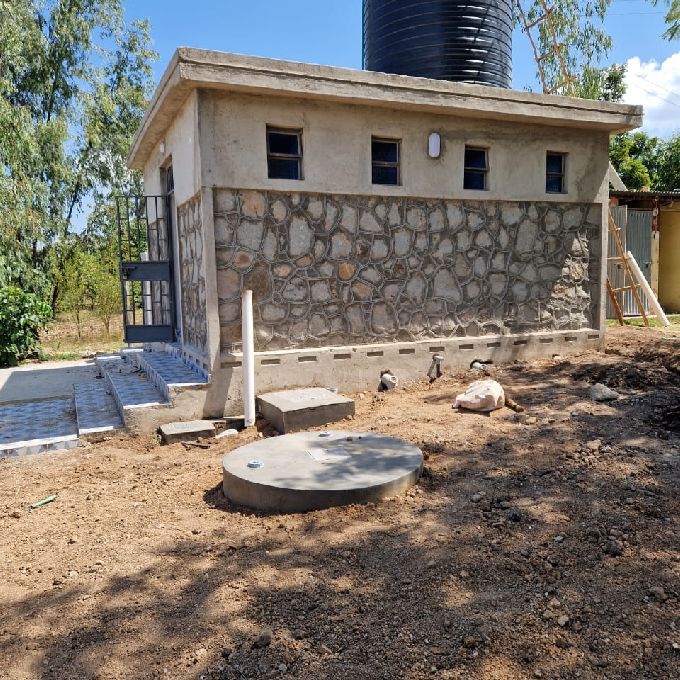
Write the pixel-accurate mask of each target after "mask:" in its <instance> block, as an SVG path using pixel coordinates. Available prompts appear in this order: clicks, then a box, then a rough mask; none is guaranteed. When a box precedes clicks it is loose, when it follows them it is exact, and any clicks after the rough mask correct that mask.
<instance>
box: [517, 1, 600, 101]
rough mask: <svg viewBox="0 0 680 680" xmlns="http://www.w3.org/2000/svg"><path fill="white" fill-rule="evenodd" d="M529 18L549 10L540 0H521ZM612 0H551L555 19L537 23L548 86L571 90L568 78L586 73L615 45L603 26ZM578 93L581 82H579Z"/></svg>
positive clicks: (538, 38)
mask: <svg viewBox="0 0 680 680" xmlns="http://www.w3.org/2000/svg"><path fill="white" fill-rule="evenodd" d="M519 2H520V4H521V6H522V8H523V9H524V12H525V14H526V16H527V19H528V21H529V22H533V21H537V20H539V19H540V17H542V16H543V15H544V14H545V3H544V2H541V1H540V0H519ZM611 2H612V0H560V2H551V3H549V4H550V6H551V8H552V9H551V12H550V17H551V21H539V23H538V24H537V26H536V29H535V30H536V33H537V48H538V52H539V55H537V57H540V65H539V64H537V69H538V71H539V73H537V75H539V76H540V75H541V74H542V76H543V80H544V81H545V85H546V89H547V90H549V91H551V92H562V93H565V92H568V91H570V90H571V88H570V86H569V84H568V83H567V82H565V77H568V76H569V75H570V74H572V75H573V74H582V73H584V72H585V71H586V69H588V68H594V67H595V65H596V64H597V63H598V62H599V61H600V59H601V58H602V57H604V56H605V55H606V54H607V53H608V52H609V50H610V49H611V46H612V40H611V37H610V36H609V35H608V34H607V32H606V31H604V30H603V29H602V27H601V24H602V21H603V20H604V18H605V16H606V14H607V10H608V9H609V6H610V5H611ZM575 89H576V92H575V94H578V89H579V85H578V84H576V85H575Z"/></svg>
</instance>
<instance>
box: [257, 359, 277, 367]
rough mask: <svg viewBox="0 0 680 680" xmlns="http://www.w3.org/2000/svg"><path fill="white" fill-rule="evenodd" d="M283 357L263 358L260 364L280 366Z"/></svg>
mask: <svg viewBox="0 0 680 680" xmlns="http://www.w3.org/2000/svg"><path fill="white" fill-rule="evenodd" d="M280 365H281V359H262V361H261V362H260V366H280Z"/></svg>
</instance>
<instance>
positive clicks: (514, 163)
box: [121, 48, 642, 413]
mask: <svg viewBox="0 0 680 680" xmlns="http://www.w3.org/2000/svg"><path fill="white" fill-rule="evenodd" d="M641 118H642V110H641V107H638V106H629V105H623V104H613V103H607V102H599V101H591V100H582V99H574V98H569V97H563V96H553V95H539V94H532V93H527V92H518V91H512V90H507V89H502V88H496V87H484V86H480V85H469V84H465V83H454V82H446V81H440V80H429V79H424V78H414V77H408V76H400V75H386V74H384V73H374V72H368V71H357V70H350V69H343V68H332V67H326V66H316V65H310V64H300V63H291V62H285V61H276V60H270V59H262V58H254V57H245V56H239V55H234V54H228V53H222V52H213V51H206V50H198V49H188V48H180V49H178V50H177V51H176V53H175V55H174V56H173V58H172V60H171V62H170V64H169V66H168V68H167V70H166V72H165V74H164V76H163V78H162V80H161V82H160V84H159V86H158V88H157V90H156V93H155V95H154V97H153V99H152V101H151V104H150V106H149V109H148V112H147V114H146V117H145V119H144V122H143V124H142V126H141V129H140V130H139V132H138V134H137V136H136V138H135V140H134V144H133V148H132V152H131V154H130V159H129V165H130V167H131V168H134V169H137V170H141V171H142V172H143V174H144V183H145V188H146V192H147V193H148V194H149V196H147V197H141V198H137V199H125V200H124V201H122V202H121V233H122V236H123V245H122V259H123V261H124V262H123V269H124V270H125V267H126V266H127V267H128V271H130V272H132V271H133V270H134V271H136V272H137V273H136V274H135V275H131V276H130V277H129V278H130V285H129V286H128V287H127V293H126V333H127V334H128V336H127V337H128V340H130V341H147V342H148V341H165V342H172V343H176V345H177V346H178V347H179V348H180V351H181V353H182V354H183V356H185V357H186V358H187V360H190V361H192V362H194V363H196V364H198V365H199V366H202V367H203V368H204V369H205V370H207V371H209V372H210V373H211V386H210V390H209V392H208V393H207V394H208V396H207V400H208V402H209V403H210V404H211V406H210V408H209V409H208V411H210V410H212V411H214V412H215V413H218V412H219V413H221V412H226V413H229V412H233V411H235V410H238V409H239V408H240V385H241V376H240V371H241V354H240V349H241V348H240V341H241V296H242V293H243V291H244V290H245V289H250V290H252V291H253V296H254V312H255V340H256V352H257V353H256V367H257V384H258V388H259V389H260V390H261V391H263V390H269V389H278V388H284V387H292V386H311V385H317V386H331V385H332V386H334V387H339V388H341V389H346V390H351V389H363V388H365V387H367V386H372V385H375V384H377V382H378V379H379V375H380V370H381V369H385V368H391V369H392V370H393V371H395V372H397V373H398V374H399V375H400V377H402V378H407V379H408V378H416V377H424V376H425V374H426V373H427V370H428V368H429V367H430V366H431V361H432V356H433V355H434V354H443V356H444V367H445V368H446V367H447V366H448V367H462V366H467V365H469V364H470V362H471V361H472V360H475V359H478V360H492V361H496V362H503V361H512V360H516V359H532V358H537V357H550V356H552V355H555V354H567V353H569V352H575V351H582V350H584V349H586V348H592V347H599V346H601V345H602V342H603V334H604V319H605V296H606V293H605V276H606V267H605V266H604V262H605V260H604V257H603V253H606V252H607V251H606V244H607V231H606V229H607V219H606V218H607V210H608V201H609V181H608V177H609V156H608V146H609V137H610V135H611V134H612V133H617V132H623V131H627V130H632V129H634V128H636V127H639V125H640V124H641ZM140 225H142V226H141V231H137V232H135V229H138V230H139V229H140ZM135 234H137V236H135ZM139 234H142V236H141V237H140V236H139ZM142 250H143V251H145V252H138V251H142ZM126 263H127V264H126ZM164 263H167V267H165V264H164ZM154 268H155V269H154ZM152 272H153V273H152ZM143 300H146V301H147V302H143ZM140 308H141V309H142V313H140V312H139V310H140Z"/></svg>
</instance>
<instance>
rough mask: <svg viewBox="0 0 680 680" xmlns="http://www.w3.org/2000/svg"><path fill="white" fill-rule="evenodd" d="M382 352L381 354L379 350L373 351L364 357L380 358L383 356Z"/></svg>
mask: <svg viewBox="0 0 680 680" xmlns="http://www.w3.org/2000/svg"><path fill="white" fill-rule="evenodd" d="M383 354H384V352H381V351H380V350H374V351H372V352H367V353H366V356H369V357H381V356H383Z"/></svg>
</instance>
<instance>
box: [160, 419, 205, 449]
mask: <svg viewBox="0 0 680 680" xmlns="http://www.w3.org/2000/svg"><path fill="white" fill-rule="evenodd" d="M158 431H159V432H160V434H161V439H162V441H163V443H164V444H175V443H176V442H188V441H194V440H195V439H198V438H199V437H202V438H204V439H209V438H210V437H214V436H215V426H214V425H213V423H212V421H210V420H187V421H180V422H176V423H168V424H167V425H161V426H160V427H159V428H158Z"/></svg>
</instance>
